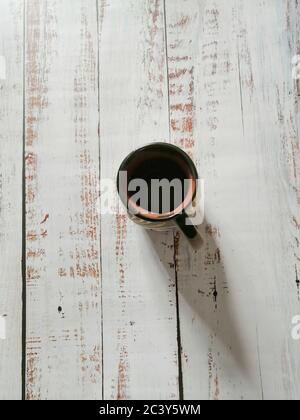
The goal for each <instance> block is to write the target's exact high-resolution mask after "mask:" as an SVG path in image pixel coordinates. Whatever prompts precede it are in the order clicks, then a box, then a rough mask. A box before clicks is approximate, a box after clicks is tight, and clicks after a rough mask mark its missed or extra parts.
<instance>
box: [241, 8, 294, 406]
mask: <svg viewBox="0 0 300 420" xmlns="http://www.w3.org/2000/svg"><path fill="white" fill-rule="evenodd" d="M238 6H239V7H238V8H237V21H238V31H239V32H238V47H239V57H240V77H241V98H242V99H241V103H242V107H243V108H242V112H243V115H242V117H243V122H244V144H245V153H247V155H248V166H247V167H248V168H249V169H248V170H249V171H250V169H251V175H252V181H251V183H250V182H249V183H248V188H247V195H248V211H249V222H250V224H249V226H252V227H251V232H252V240H253V246H252V249H251V252H252V258H251V261H249V262H251V264H250V267H249V276H250V275H251V277H252V286H253V288H254V292H253V293H255V296H256V305H255V313H256V315H255V318H254V319H255V322H256V323H257V334H258V340H259V341H258V346H259V348H258V350H259V353H260V364H261V377H262V384H263V390H264V397H265V398H266V399H293V400H295V399H298V398H299V395H300V360H299V342H297V341H295V340H293V339H292V336H291V329H292V319H293V317H294V316H295V315H299V312H300V294H299V275H298V273H299V270H300V265H299V220H300V206H299V204H300V153H299V137H298V132H299V111H298V107H299V84H298V81H297V80H293V71H292V70H293V69H292V63H293V57H294V56H295V55H297V54H299V52H300V49H299V47H300V38H299V29H300V26H299V23H300V22H299V13H300V5H299V2H292V1H275V2H271V1H269V2H260V1H257V0H255V1H253V2H252V4H251V7H250V5H249V4H248V3H247V2H246V1H245V2H242V3H240V4H239V5H238ZM249 157H251V159H249ZM249 175H250V174H249ZM249 236H250V235H249ZM254 244H255V246H254ZM248 249H249V251H250V247H248ZM253 267H254V268H253Z"/></svg>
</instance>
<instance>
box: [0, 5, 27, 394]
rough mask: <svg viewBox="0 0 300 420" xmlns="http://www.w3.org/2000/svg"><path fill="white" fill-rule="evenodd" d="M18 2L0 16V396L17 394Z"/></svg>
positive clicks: (19, 307) (19, 216) (20, 132)
mask: <svg viewBox="0 0 300 420" xmlns="http://www.w3.org/2000/svg"><path fill="white" fill-rule="evenodd" d="M22 143H23V2H22V1H19V0H14V1H3V2H2V3H1V14H0V256H1V257H0V399H1V400H6V399H20V398H21V393H22V382H21V360H22V270H21V267H22V263H21V260H22V148H23V147H22Z"/></svg>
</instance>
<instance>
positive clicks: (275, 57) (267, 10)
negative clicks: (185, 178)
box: [0, 0, 300, 399]
mask: <svg viewBox="0 0 300 420" xmlns="http://www.w3.org/2000/svg"><path fill="white" fill-rule="evenodd" d="M22 5H23V3H22V2H21V1H20V2H18V1H8V0H7V1H4V2H3V6H1V16H0V24H1V25H0V34H1V38H0V48H1V49H0V56H1V55H4V56H6V61H7V67H8V70H9V71H7V78H6V80H0V85H1V86H2V89H1V91H0V93H1V102H0V112H1V115H0V127H1V132H0V135H1V144H0V151H1V161H0V168H1V169H0V176H1V178H0V181H1V183H0V200H1V201H0V226H1V232H0V250H1V262H0V274H1V278H0V287H1V289H0V290H1V295H0V316H1V315H2V314H7V325H8V327H9V328H8V330H7V331H8V337H7V339H6V340H5V341H4V340H2V341H1V340H0V350H1V353H0V373H1V379H0V397H1V398H9V397H13V398H20V393H21V386H22V379H21V359H22V353H23V356H25V358H26V378H25V377H23V385H25V390H26V395H25V396H26V398H28V399H45V398H48V399H51V398H57V399H59V398H72V399H73V398H77V399H79V398H97V399H101V398H108V399H129V398H132V399H133V398H145V399H151V398H164V399H178V398H185V399H200V398H203V399H249V398H254V399H263V398H265V399H298V398H299V395H300V359H299V351H300V347H299V341H295V340H293V339H292V337H291V329H292V318H293V317H294V316H295V315H299V314H300V280H299V278H300V264H299V259H300V255H299V241H300V238H299V225H300V206H299V204H300V197H299V188H300V186H299V177H300V169H299V168H300V156H299V154H300V152H299V138H298V129H299V111H298V103H299V96H300V87H299V81H298V82H297V81H296V80H293V60H294V62H296V61H295V58H294V57H295V56H296V55H297V54H300V39H299V36H300V35H299V28H300V26H299V25H300V22H299V16H300V9H299V2H296V1H294V0H266V1H261V0H252V1H251V2H250V1H248V0H217V1H213V0H206V1H200V0H110V1H106V0H98V1H96V0H88V1H84V0H75V1H74V0H72V1H71V0H64V1H61V2H58V1H55V0H48V1H46V0H42V1H38V0H27V1H26V2H25V16H23V7H22ZM23 18H24V19H25V21H24V22H23ZM23 23H24V24H25V25H24V27H25V40H24V41H25V57H24V59H25V67H24V68H25V79H24V80H25V87H24V88H25V90H24V94H25V95H24V105H25V114H24V118H25V154H24V156H23V157H24V161H25V169H26V171H25V180H24V181H25V186H26V188H25V193H26V202H25V204H26V235H25V237H24V239H25V241H26V244H25V245H26V247H25V250H26V255H25V257H26V285H27V288H26V290H27V293H26V309H27V310H26V331H23V332H24V333H26V348H24V346H23V349H22V348H21V336H22V333H21V323H22V319H21V290H22V279H21V251H22V121H23V114H22V112H23V95H22V89H23V85H22V83H23V82H22V80H23V70H22V45H23ZM13 47H14V48H13ZM0 64H1V63H0ZM0 76H1V73H0ZM294 76H295V72H294ZM151 141H170V142H172V143H175V144H177V145H179V146H181V147H182V148H183V149H184V150H186V151H187V152H188V153H189V154H190V155H191V156H192V157H193V158H194V160H195V162H196V164H197V167H198V169H199V173H200V175H201V177H202V178H203V179H204V181H205V223H204V224H203V226H202V234H203V237H204V239H205V245H204V247H203V249H202V250H199V251H197V252H195V251H192V250H191V249H189V248H188V246H187V244H186V242H185V240H184V238H182V235H181V234H179V233H176V232H175V233H173V232H167V233H157V234H154V233H153V234H148V233H146V232H144V231H143V230H142V229H141V228H140V227H138V226H135V225H134V224H132V223H131V222H129V221H128V220H127V219H126V217H125V216H123V215H118V214H113V215H112V214H110V215H109V214H105V215H101V216H100V215H99V213H98V211H99V208H102V209H103V202H102V201H101V195H100V197H99V185H98V181H99V179H101V180H103V179H106V178H111V179H112V180H114V179H115V176H116V171H117V169H118V166H119V164H120V163H121V161H122V159H123V157H124V156H125V155H126V154H127V153H128V152H130V151H131V150H132V149H134V148H136V147H138V146H140V145H143V144H145V143H147V142H151ZM118 206H119V204H118V201H117V200H113V202H112V203H111V207H112V208H113V209H114V210H117V209H118ZM8 284H9V286H8ZM11 286H13V287H11ZM23 321H24V319H23ZM11 372H13V374H11ZM24 380H25V381H26V382H24ZM7 384H8V385H7Z"/></svg>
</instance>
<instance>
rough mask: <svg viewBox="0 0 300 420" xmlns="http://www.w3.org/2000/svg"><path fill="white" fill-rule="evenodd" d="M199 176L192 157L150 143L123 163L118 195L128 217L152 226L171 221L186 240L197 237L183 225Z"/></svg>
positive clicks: (118, 181) (165, 144) (167, 146)
mask: <svg viewBox="0 0 300 420" xmlns="http://www.w3.org/2000/svg"><path fill="white" fill-rule="evenodd" d="M197 180H198V174H197V170H196V167H195V165H194V163H193V161H192V160H191V158H190V157H189V156H188V155H187V154H186V153H185V152H184V151H183V150H181V149H180V148H179V147H176V146H173V145H171V144H168V143H152V144H149V145H147V146H145V147H142V148H140V149H138V150H135V151H134V152H132V153H131V154H130V155H129V156H127V157H126V159H125V160H124V161H123V162H122V164H121V166H120V168H119V171H118V179H117V187H118V192H119V195H120V197H121V200H122V202H123V204H124V205H125V206H126V208H127V211H128V213H129V215H134V217H135V219H140V220H144V221H147V222H149V223H152V225H151V226H153V228H155V223H158V222H159V223H161V222H168V221H171V222H174V223H175V224H176V225H177V226H179V227H180V229H181V230H183V232H184V233H185V235H186V236H188V237H189V238H193V237H194V236H196V235H197V230H196V228H195V227H194V226H193V225H186V223H185V220H186V218H187V215H186V212H185V211H186V209H187V208H188V207H189V206H190V205H191V204H192V202H193V200H194V199H195V196H196V192H197Z"/></svg>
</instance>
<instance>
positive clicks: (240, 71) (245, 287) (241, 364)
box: [166, 1, 299, 399]
mask: <svg viewBox="0 0 300 420" xmlns="http://www.w3.org/2000/svg"><path fill="white" fill-rule="evenodd" d="M201 5H202V6H204V7H200V3H199V2H196V1H185V2H180V1H167V2H166V18H167V19H166V20H167V45H168V63H169V78H170V82H169V83H170V105H171V106H170V110H171V113H170V121H171V126H172V131H171V135H172V136H171V139H172V141H174V142H177V143H178V142H179V144H180V143H181V144H182V146H183V147H184V148H185V149H186V150H187V151H188V152H190V153H192V154H193V155H194V158H195V159H196V162H197V165H198V168H199V173H200V176H201V177H203V178H204V180H205V201H206V204H205V210H206V220H205V223H204V225H203V227H202V235H203V237H204V239H205V242H206V243H205V246H204V249H203V250H201V251H199V252H197V253H194V252H191V251H190V250H189V249H188V248H187V247H186V245H185V243H184V241H182V239H181V238H179V240H178V250H177V253H176V267H177V277H178V282H179V291H180V296H179V310H180V312H179V314H180V329H181V339H182V355H181V356H182V370H183V392H184V397H185V398H187V399H189V398H204V399H249V398H251V399H263V398H268V399H276V398H277V399H283V398H287V399H295V398H296V395H299V373H298V372H299V362H298V358H297V355H298V353H299V348H298V347H297V346H298V343H297V342H295V341H293V340H292V339H291V320H292V317H293V316H294V315H296V314H297V312H299V302H298V300H297V296H298V295H297V293H298V292H297V286H298V281H297V278H298V277H297V274H296V276H295V267H296V264H297V262H296V260H297V255H298V250H297V248H298V245H297V244H298V231H297V225H296V223H295V220H298V217H299V200H298V195H297V194H298V185H297V180H298V162H299V154H298V150H299V149H298V137H297V130H298V129H297V115H298V114H296V110H297V105H295V103H297V100H296V99H295V96H296V92H295V86H294V87H293V81H292V79H291V70H292V69H291V64H290V63H291V59H292V51H295V44H297V42H296V40H298V35H299V32H298V23H297V22H296V20H295V17H296V16H297V10H296V7H299V6H295V4H294V3H292V2H271V1H268V2H260V1H257V2H251V4H250V3H249V2H246V1H242V2H240V1H226V2H225V1H224V2H223V1H221V2H218V3H216V2H213V1H207V2H205V5H204V3H203V4H201ZM298 13H299V11H298ZM289 45H290V51H289V47H288V46H289ZM292 45H293V46H292ZM174 57H175V59H174ZM189 86H193V89H189ZM295 214H296V216H295ZM288 226H289V227H288ZM296 273H297V271H296ZM275 367H276V368H275ZM278 372H280V373H279V374H278Z"/></svg>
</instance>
